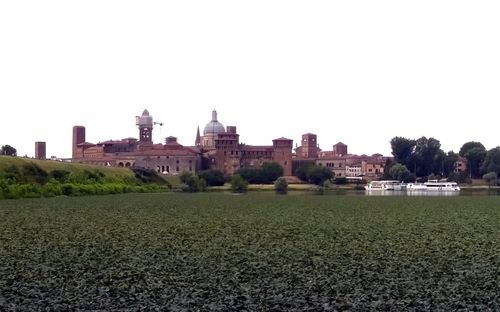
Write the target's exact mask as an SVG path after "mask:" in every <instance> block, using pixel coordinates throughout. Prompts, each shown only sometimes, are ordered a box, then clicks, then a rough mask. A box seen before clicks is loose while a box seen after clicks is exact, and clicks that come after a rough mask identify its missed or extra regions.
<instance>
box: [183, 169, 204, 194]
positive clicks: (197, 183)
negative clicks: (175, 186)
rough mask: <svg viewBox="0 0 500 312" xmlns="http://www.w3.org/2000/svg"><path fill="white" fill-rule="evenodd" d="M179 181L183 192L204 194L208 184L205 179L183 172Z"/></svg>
mask: <svg viewBox="0 0 500 312" xmlns="http://www.w3.org/2000/svg"><path fill="white" fill-rule="evenodd" d="M179 179H180V180H181V183H182V185H181V186H180V188H181V190H182V191H183V192H204V191H205V190H206V188H207V182H206V181H205V180H204V179H201V178H199V177H198V176H194V175H192V174H191V173H189V172H183V173H182V174H181V175H180V176H179Z"/></svg>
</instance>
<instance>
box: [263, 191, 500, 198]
mask: <svg viewBox="0 0 500 312" xmlns="http://www.w3.org/2000/svg"><path fill="white" fill-rule="evenodd" d="M253 192H255V191H253ZM311 194H316V195H340V196H441V197H444V196H498V195H500V189H465V190H461V191H460V192H425V191H424V192H422V191H421V192H415V191H414V192H405V191H363V190H344V189H339V190H326V191H318V192H313V191H289V192H288V195H311Z"/></svg>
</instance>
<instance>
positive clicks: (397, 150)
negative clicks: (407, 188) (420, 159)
mask: <svg viewBox="0 0 500 312" xmlns="http://www.w3.org/2000/svg"><path fill="white" fill-rule="evenodd" d="M415 145H416V141H415V140H411V139H407V138H403V137H394V138H392V139H391V149H392V155H393V156H394V161H395V162H397V163H400V164H403V165H405V166H407V167H408V166H410V165H412V164H413V162H412V161H413V158H412V156H413V152H414V150H415Z"/></svg>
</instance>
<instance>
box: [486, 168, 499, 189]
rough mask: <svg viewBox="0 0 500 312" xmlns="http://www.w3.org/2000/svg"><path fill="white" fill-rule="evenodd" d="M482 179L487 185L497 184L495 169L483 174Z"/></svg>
mask: <svg viewBox="0 0 500 312" xmlns="http://www.w3.org/2000/svg"><path fill="white" fill-rule="evenodd" d="M483 179H484V181H486V183H488V185H489V186H494V185H497V181H498V179H497V173H496V172H495V171H491V172H488V173H487V174H485V175H483Z"/></svg>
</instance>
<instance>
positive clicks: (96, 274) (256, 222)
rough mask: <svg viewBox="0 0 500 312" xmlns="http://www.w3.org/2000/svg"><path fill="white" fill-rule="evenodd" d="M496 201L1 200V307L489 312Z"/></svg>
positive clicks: (498, 214) (172, 196)
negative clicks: (451, 311)
mask: <svg viewBox="0 0 500 312" xmlns="http://www.w3.org/2000/svg"><path fill="white" fill-rule="evenodd" d="M499 285H500V197H498V196H497V197H495V196H470V197H461V196H455V197H368V196H318V195H288V196H278V195H274V194H272V193H265V192H264V193H252V194H245V195H228V194H222V193H204V194H178V193H163V194H124V195H109V196H93V197H56V198H42V199H22V200H3V201H0V310H2V311H4V310H6V311H27V310H30V311H31V310H34V311H40V310H43V311H45V310H50V311H67V310H71V311H78V310H80V311H87V310H98V311H151V310H158V311H339V310H349V311H367V310H372V311H373V310H375V311H377V310H379V311H428V310H432V311H450V310H453V311H460V310H461V311H471V310H477V311H487V310H491V311H498V310H500V286H499Z"/></svg>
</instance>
